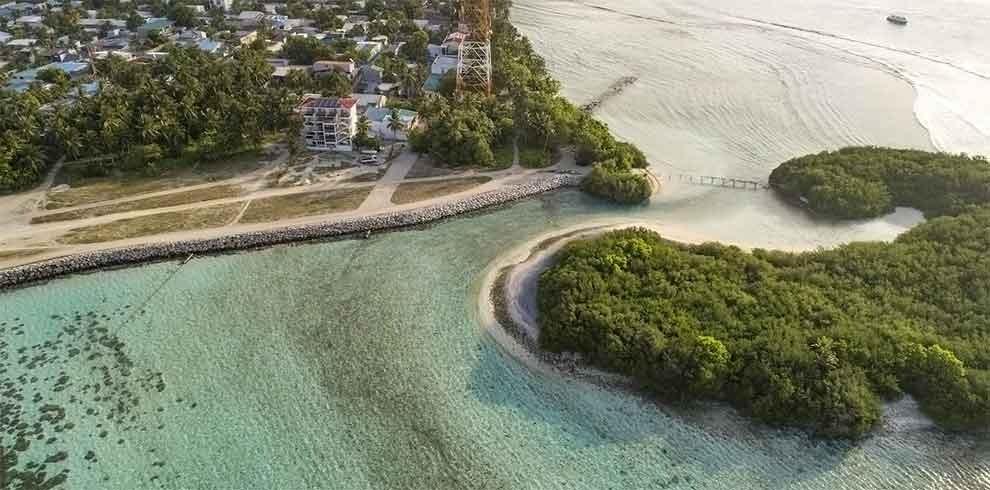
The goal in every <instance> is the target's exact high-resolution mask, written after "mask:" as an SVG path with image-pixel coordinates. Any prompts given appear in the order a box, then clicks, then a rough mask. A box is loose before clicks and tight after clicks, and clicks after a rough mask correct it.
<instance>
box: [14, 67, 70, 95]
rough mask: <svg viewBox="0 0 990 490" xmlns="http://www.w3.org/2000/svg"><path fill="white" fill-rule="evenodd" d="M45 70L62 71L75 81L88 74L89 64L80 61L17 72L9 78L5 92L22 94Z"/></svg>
mask: <svg viewBox="0 0 990 490" xmlns="http://www.w3.org/2000/svg"><path fill="white" fill-rule="evenodd" d="M45 70H62V71H63V72H65V74H66V75H68V76H69V78H72V79H75V78H79V77H81V76H83V75H85V74H87V73H89V63H85V62H81V61H69V62H65V63H49V64H47V65H45V66H40V67H38V68H30V69H27V70H24V71H19V72H17V73H14V74H13V75H11V76H10V79H9V80H8V82H7V87H6V88H7V90H13V91H15V92H24V91H26V90H27V89H28V88H30V87H31V84H32V83H34V82H35V81H37V79H38V73H41V72H42V71H45Z"/></svg>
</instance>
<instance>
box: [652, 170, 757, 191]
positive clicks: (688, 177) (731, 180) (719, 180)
mask: <svg viewBox="0 0 990 490" xmlns="http://www.w3.org/2000/svg"><path fill="white" fill-rule="evenodd" d="M664 177H665V178H666V179H667V180H668V181H674V180H677V181H678V182H683V183H685V184H691V185H703V186H707V187H724V188H726V189H741V190H750V191H760V190H768V189H770V184H768V183H766V182H760V181H757V180H749V179H738V178H735V177H722V176H718V175H693V174H674V175H665V176H664Z"/></svg>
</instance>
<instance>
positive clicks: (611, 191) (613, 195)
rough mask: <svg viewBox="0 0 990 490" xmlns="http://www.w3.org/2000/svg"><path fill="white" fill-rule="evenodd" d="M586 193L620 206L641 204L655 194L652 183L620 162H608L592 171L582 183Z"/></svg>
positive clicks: (600, 164) (596, 166)
mask: <svg viewBox="0 0 990 490" xmlns="http://www.w3.org/2000/svg"><path fill="white" fill-rule="evenodd" d="M581 188H582V189H584V191H585V192H588V193H590V194H594V195H596V196H601V197H604V198H607V199H610V200H612V201H615V202H617V203H620V204H639V203H642V202H645V201H647V200H648V199H649V198H650V196H651V195H652V194H653V188H652V187H651V186H650V182H649V181H648V180H646V178H645V177H644V176H643V175H642V174H639V173H635V172H633V171H632V167H630V166H629V165H628V164H624V163H622V162H621V161H620V160H608V161H605V162H602V163H599V164H598V165H595V167H594V168H592V169H591V173H590V174H588V176H587V177H585V179H584V181H583V182H582V183H581Z"/></svg>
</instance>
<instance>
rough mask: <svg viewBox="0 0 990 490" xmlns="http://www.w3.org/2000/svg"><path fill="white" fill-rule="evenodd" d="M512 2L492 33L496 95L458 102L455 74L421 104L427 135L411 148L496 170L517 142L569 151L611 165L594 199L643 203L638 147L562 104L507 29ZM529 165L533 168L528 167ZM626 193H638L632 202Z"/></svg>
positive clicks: (528, 49)
mask: <svg viewBox="0 0 990 490" xmlns="http://www.w3.org/2000/svg"><path fill="white" fill-rule="evenodd" d="M510 4H511V2H510V1H509V0H500V1H496V2H495V12H496V15H495V18H494V23H493V33H492V78H493V83H494V95H493V96H492V97H482V96H478V95H473V96H467V97H462V98H460V99H458V100H457V101H456V102H455V101H454V98H453V97H454V95H453V84H454V78H453V74H451V77H449V78H448V79H446V80H445V83H442V84H441V89H440V92H441V94H444V96H443V97H440V98H428V99H424V100H423V102H422V103H421V104H420V107H419V111H420V115H421V116H423V118H424V119H425V121H426V129H425V130H418V131H414V132H412V134H411V135H410V140H411V145H412V147H413V148H414V149H416V150H417V151H419V152H420V153H429V154H431V155H432V156H433V157H434V158H436V159H437V160H439V161H441V162H443V163H444V164H446V165H451V166H461V165H471V166H485V167H491V166H494V165H496V159H495V157H494V151H495V150H497V149H498V148H499V147H504V146H505V145H507V144H508V143H509V142H511V140H512V139H513V138H514V137H518V138H519V140H520V145H521V146H522V147H524V148H535V149H541V150H542V152H543V153H557V152H558V151H559V150H560V149H561V148H562V147H564V146H572V147H574V149H575V151H576V156H577V160H578V163H579V164H582V165H590V164H598V163H603V162H606V164H604V165H601V167H602V168H601V169H600V170H597V171H596V172H595V174H596V175H597V176H599V178H596V179H595V181H594V182H593V183H591V184H589V185H588V186H586V188H587V189H588V191H589V192H593V193H595V194H597V195H601V196H603V197H606V198H610V199H615V200H617V201H619V202H639V201H641V200H642V199H638V197H639V190H641V189H643V188H646V189H649V183H648V182H647V181H646V179H645V177H643V176H642V175H640V174H638V173H634V172H632V171H631V169H632V168H633V167H639V168H641V167H645V166H646V158H645V157H644V156H643V154H642V152H640V151H639V150H638V149H637V148H635V146H633V145H631V144H628V143H621V142H619V141H617V140H616V139H615V137H614V136H612V134H611V133H610V132H609V130H608V126H606V125H605V123H603V122H601V121H599V120H597V119H595V118H594V117H593V116H591V115H590V114H588V113H587V112H584V111H582V110H580V109H579V108H578V107H576V106H574V105H573V104H571V103H570V102H569V101H567V99H565V98H564V97H562V96H560V94H559V91H560V84H559V83H558V82H557V81H556V80H554V79H553V77H552V76H551V75H550V74H549V72H548V71H547V69H546V65H545V63H544V61H543V58H541V57H540V56H539V55H538V54H536V52H534V51H533V48H532V45H531V44H530V43H529V40H527V39H526V38H525V37H523V36H522V35H521V34H520V33H519V32H518V31H517V30H516V28H515V27H514V26H513V25H512V24H511V23H510V22H509V6H510ZM527 161H528V160H527ZM627 190H633V192H632V194H630V195H627V194H626V192H627Z"/></svg>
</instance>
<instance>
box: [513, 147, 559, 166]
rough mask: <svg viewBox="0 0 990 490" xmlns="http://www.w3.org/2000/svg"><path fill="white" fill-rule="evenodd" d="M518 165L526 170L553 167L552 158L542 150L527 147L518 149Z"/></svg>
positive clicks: (547, 152)
mask: <svg viewBox="0 0 990 490" xmlns="http://www.w3.org/2000/svg"><path fill="white" fill-rule="evenodd" d="M519 165H521V166H523V167H526V168H544V167H549V166H550V165H553V157H552V155H551V153H550V152H549V151H546V150H544V149H543V148H540V147H532V146H527V147H523V148H519Z"/></svg>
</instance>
